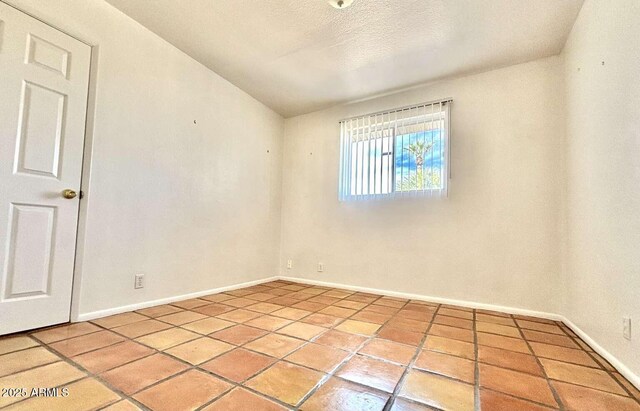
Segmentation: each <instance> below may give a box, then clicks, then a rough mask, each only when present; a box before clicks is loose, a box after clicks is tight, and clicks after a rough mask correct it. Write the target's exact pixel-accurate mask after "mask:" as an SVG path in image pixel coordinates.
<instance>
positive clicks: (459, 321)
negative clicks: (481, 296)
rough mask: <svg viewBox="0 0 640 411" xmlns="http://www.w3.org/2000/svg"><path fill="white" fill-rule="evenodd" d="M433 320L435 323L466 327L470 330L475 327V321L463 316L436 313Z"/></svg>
mask: <svg viewBox="0 0 640 411" xmlns="http://www.w3.org/2000/svg"><path fill="white" fill-rule="evenodd" d="M433 322H434V323H435V324H442V325H450V326H452V327H458V328H466V329H468V330H472V329H473V321H471V320H465V319H463V318H456V317H447V316H446V315H436V316H435V317H434V318H433Z"/></svg>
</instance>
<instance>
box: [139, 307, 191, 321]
mask: <svg viewBox="0 0 640 411" xmlns="http://www.w3.org/2000/svg"><path fill="white" fill-rule="evenodd" d="M180 311H182V309H180V308H178V307H174V306H173V305H168V304H166V305H156V306H155V307H149V308H143V309H141V310H136V312H137V313H138V314H143V315H146V316H147V317H151V318H156V317H162V316H163V315H168V314H173V313H177V312H180Z"/></svg>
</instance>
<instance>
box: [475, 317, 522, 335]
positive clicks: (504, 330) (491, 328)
mask: <svg viewBox="0 0 640 411" xmlns="http://www.w3.org/2000/svg"><path fill="white" fill-rule="evenodd" d="M476 331H478V332H485V333H490V334H498V335H504V336H506V337H513V338H522V336H521V335H520V330H518V329H517V328H516V327H509V326H508V325H501V324H494V323H483V322H480V321H478V322H477V323H476Z"/></svg>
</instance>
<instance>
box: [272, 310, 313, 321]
mask: <svg viewBox="0 0 640 411" xmlns="http://www.w3.org/2000/svg"><path fill="white" fill-rule="evenodd" d="M309 314H311V311H307V310H300V309H298V308H291V307H286V308H282V309H280V310H278V311H274V312H272V313H271V315H275V316H276V317H282V318H286V319H288V320H294V321H296V320H299V319H301V318H304V317H306V316H307V315H309Z"/></svg>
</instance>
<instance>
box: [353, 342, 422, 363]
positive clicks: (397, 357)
mask: <svg viewBox="0 0 640 411" xmlns="http://www.w3.org/2000/svg"><path fill="white" fill-rule="evenodd" d="M358 352H359V353H360V354H366V355H369V356H372V357H376V358H382V359H383V360H387V361H393V362H397V363H399V364H402V365H407V364H409V362H410V361H411V360H412V359H413V356H414V355H415V354H416V347H413V346H410V345H404V344H400V343H397V342H393V341H389V340H383V339H381V338H375V339H373V340H371V341H369V342H368V343H367V344H366V345H365V346H364V347H363V348H361V349H360V351H358Z"/></svg>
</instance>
